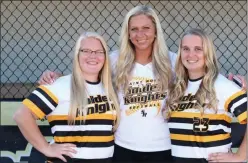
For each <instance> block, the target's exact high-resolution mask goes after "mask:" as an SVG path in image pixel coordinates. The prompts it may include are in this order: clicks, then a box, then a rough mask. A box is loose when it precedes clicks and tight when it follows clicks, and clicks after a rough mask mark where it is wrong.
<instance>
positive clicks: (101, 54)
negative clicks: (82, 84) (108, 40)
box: [79, 37, 105, 80]
mask: <svg viewBox="0 0 248 163" xmlns="http://www.w3.org/2000/svg"><path fill="white" fill-rule="evenodd" d="M104 62H105V50H104V48H103V46H102V44H101V42H100V40H98V39H96V38H93V37H89V38H86V39H84V40H82V41H81V47H80V50H79V65H80V68H81V71H82V73H83V75H84V77H85V79H86V80H87V78H90V79H92V77H93V78H95V79H98V75H99V72H100V71H101V69H102V67H103V65H104Z"/></svg>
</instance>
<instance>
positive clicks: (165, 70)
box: [115, 6, 172, 92]
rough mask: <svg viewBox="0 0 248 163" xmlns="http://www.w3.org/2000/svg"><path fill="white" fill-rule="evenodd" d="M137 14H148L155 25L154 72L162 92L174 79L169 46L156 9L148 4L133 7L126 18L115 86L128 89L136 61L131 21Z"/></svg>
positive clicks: (122, 30) (121, 38)
mask: <svg viewBox="0 0 248 163" xmlns="http://www.w3.org/2000/svg"><path fill="white" fill-rule="evenodd" d="M137 15H146V16H148V17H149V18H150V19H151V20H152V22H153V23H154V25H155V28H156V37H155V38H154V42H153V51H152V64H153V72H154V75H155V77H156V79H159V81H158V86H159V87H160V88H161V89H160V90H161V92H164V91H165V90H167V89H168V85H169V83H170V82H171V80H172V71H171V63H170V59H169V56H168V48H167V46H166V43H165V40H164V34H163V30H162V27H161V24H160V21H159V19H158V16H157V14H156V13H155V11H154V10H153V9H152V8H150V7H147V6H136V7H134V8H133V9H131V10H130V11H129V12H128V13H127V14H126V17H125V19H124V22H123V24H122V29H121V35H120V40H119V41H120V51H119V53H120V54H119V59H118V62H117V67H116V69H117V70H116V74H115V77H116V78H115V86H116V88H117V90H120V89H121V87H123V90H124V92H126V91H127V86H128V83H129V80H130V79H129V78H128V77H129V76H130V72H131V70H132V67H133V64H134V62H135V49H134V48H135V47H134V45H133V44H132V42H131V41H130V40H129V31H128V27H129V21H130V19H131V17H133V16H137Z"/></svg>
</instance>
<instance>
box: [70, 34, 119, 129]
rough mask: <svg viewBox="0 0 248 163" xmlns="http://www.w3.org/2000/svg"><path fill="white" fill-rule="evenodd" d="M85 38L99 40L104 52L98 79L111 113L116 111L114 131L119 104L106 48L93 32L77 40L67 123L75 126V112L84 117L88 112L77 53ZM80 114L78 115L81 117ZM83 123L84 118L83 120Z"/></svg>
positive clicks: (101, 38) (115, 124)
mask: <svg viewBox="0 0 248 163" xmlns="http://www.w3.org/2000/svg"><path fill="white" fill-rule="evenodd" d="M87 38H95V39H97V40H99V41H100V42H101V44H102V46H103V48H104V51H105V62H104V65H103V67H102V69H101V71H100V73H99V77H100V79H101V81H102V83H103V87H104V90H105V93H106V96H107V98H108V102H109V105H110V108H111V110H112V111H114V110H115V111H116V121H115V123H114V130H115V129H116V128H117V126H118V124H119V119H120V118H119V117H120V109H119V103H118V100H117V97H116V94H115V91H114V89H113V85H112V79H111V69H110V64H109V57H108V47H107V44H106V42H105V40H104V39H103V37H102V36H100V35H99V34H97V33H95V32H85V33H83V34H82V35H81V36H80V37H79V38H78V40H77V42H76V46H75V52H74V58H73V69H72V75H71V94H70V110H69V115H68V123H69V124H75V118H76V114H77V111H78V109H79V111H80V112H81V113H83V115H84V117H86V114H87V112H88V108H87V107H86V106H87V104H88V101H87V98H88V97H87V94H86V87H85V80H84V76H83V74H82V71H81V68H80V65H79V53H80V47H81V41H82V40H85V39H87ZM110 100H111V101H112V102H113V104H114V107H112V105H111V103H110ZM81 113H80V115H81ZM83 120H84V122H85V118H84V119H83Z"/></svg>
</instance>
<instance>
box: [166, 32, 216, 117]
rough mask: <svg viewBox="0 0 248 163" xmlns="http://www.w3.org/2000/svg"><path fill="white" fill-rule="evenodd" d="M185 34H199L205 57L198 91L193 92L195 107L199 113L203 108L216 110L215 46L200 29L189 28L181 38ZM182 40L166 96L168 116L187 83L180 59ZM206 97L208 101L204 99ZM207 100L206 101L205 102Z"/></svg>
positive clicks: (202, 111)
mask: <svg viewBox="0 0 248 163" xmlns="http://www.w3.org/2000/svg"><path fill="white" fill-rule="evenodd" d="M187 35H195V36H199V37H200V38H201V40H202V46H203V54H204V58H205V72H204V73H205V74H204V76H203V79H202V83H201V84H200V87H199V89H198V91H197V92H196V94H195V97H196V100H197V106H196V107H197V108H198V109H200V112H201V114H204V108H206V107H207V108H213V109H214V110H215V111H217V103H218V100H217V97H216V92H215V89H214V82H215V80H216V78H217V76H218V74H219V69H218V63H217V58H216V54H215V48H214V45H213V42H212V40H211V39H210V37H209V36H208V35H207V34H206V33H205V32H204V31H203V30H201V29H190V30H188V31H187V32H185V33H184V34H183V36H182V40H183V38H184V37H185V36H187ZM182 40H181V42H180V45H179V50H178V56H177V61H176V67H175V72H176V79H175V82H174V83H173V84H171V86H170V89H169V94H168V98H167V100H166V109H168V111H169V112H168V113H169V115H168V116H170V112H171V111H172V110H173V108H175V107H176V106H177V104H178V103H179V101H180V98H181V97H183V96H184V93H185V91H186V89H187V85H188V79H189V75H188V71H187V69H186V68H185V67H184V65H183V63H182V60H181V48H182ZM206 99H207V100H208V101H206ZM206 102H207V103H206Z"/></svg>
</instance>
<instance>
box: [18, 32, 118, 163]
mask: <svg viewBox="0 0 248 163" xmlns="http://www.w3.org/2000/svg"><path fill="white" fill-rule="evenodd" d="M44 117H46V118H47V120H48V122H49V124H50V127H51V131H52V135H53V138H54V143H52V144H48V143H47V141H46V140H45V138H44V136H43V135H42V134H41V132H40V130H39V128H38V126H37V124H36V121H35V120H36V119H42V118H44ZM14 120H15V121H16V123H17V125H18V126H19V128H20V130H21V132H22V134H23V135H24V137H25V138H26V139H27V140H28V142H29V143H31V144H32V145H33V146H34V147H35V148H36V149H37V150H38V151H40V152H41V153H43V154H44V155H45V156H46V157H47V162H49V163H51V162H52V163H61V162H70V163H79V162H80V163H81V162H83V163H87V162H90V163H104V162H111V161H112V156H113V152H114V135H113V134H114V131H115V130H116V128H117V126H118V124H119V104H118V99H117V97H116V95H115V93H114V89H113V86H112V79H111V70H110V67H109V58H108V49H107V45H106V42H105V41H104V39H103V38H102V37H101V36H100V35H99V34H97V33H94V32H85V33H83V34H82V35H81V36H80V37H79V38H78V40H77V42H76V46H75V52H74V58H73V70H72V74H71V75H67V76H63V77H61V78H59V79H58V80H56V82H54V83H53V84H51V85H41V86H39V87H38V88H37V89H35V90H34V91H33V92H32V93H31V94H30V96H28V97H27V98H26V99H25V100H24V101H23V105H22V106H21V107H20V108H19V109H18V111H17V112H16V113H15V115H14Z"/></svg>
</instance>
